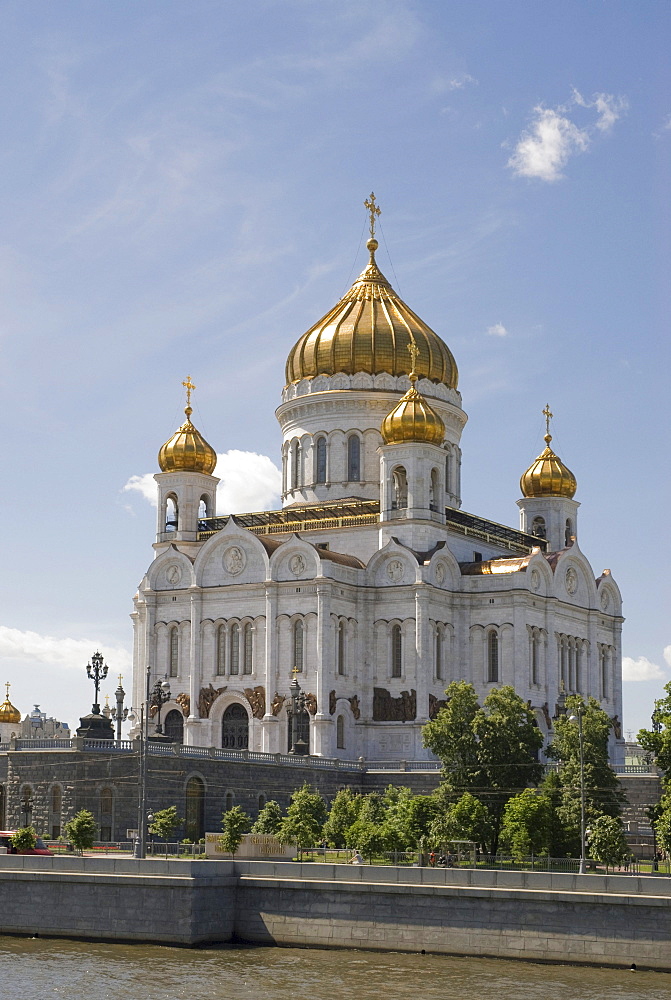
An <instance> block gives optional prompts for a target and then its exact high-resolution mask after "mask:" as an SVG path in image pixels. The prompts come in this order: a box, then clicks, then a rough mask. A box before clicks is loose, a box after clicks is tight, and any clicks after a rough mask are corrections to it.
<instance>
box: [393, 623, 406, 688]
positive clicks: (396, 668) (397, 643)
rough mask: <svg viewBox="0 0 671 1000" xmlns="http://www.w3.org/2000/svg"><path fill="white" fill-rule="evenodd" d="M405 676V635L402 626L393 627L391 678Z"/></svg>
mask: <svg viewBox="0 0 671 1000" xmlns="http://www.w3.org/2000/svg"><path fill="white" fill-rule="evenodd" d="M402 674H403V633H402V632H401V626H400V625H392V627H391V676H392V677H401V676H402Z"/></svg>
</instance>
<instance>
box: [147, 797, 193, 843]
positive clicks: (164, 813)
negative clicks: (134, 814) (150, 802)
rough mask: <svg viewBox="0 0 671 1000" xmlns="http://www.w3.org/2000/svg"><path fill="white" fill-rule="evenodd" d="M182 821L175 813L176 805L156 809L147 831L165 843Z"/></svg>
mask: <svg viewBox="0 0 671 1000" xmlns="http://www.w3.org/2000/svg"><path fill="white" fill-rule="evenodd" d="M183 822H184V820H183V819H181V817H179V816H178V815H177V806H169V807H168V808H167V809H158V810H157V811H156V812H155V813H154V818H153V820H152V821H151V824H150V826H149V832H150V833H153V834H154V836H155V837H160V838H161V840H165V842H166V843H167V842H168V841H169V840H171V839H172V837H173V836H174V833H175V830H176V829H177V827H178V826H181V824H182V823H183Z"/></svg>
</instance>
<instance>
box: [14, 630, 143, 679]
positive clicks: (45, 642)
mask: <svg viewBox="0 0 671 1000" xmlns="http://www.w3.org/2000/svg"><path fill="white" fill-rule="evenodd" d="M95 646H96V643H95V642H94V641H92V640H91V639H72V638H66V639H57V638H56V637H55V636H51V635H40V633H39V632H22V631H21V630H20V629H18V628H8V627H7V626H6V625H0V656H2V657H4V658H5V659H8V660H30V661H32V662H33V663H48V664H51V665H52V666H56V667H74V668H75V669H76V670H82V669H83V668H84V667H85V666H86V664H87V663H88V662H89V661H90V659H91V655H92V653H94V652H95V651H96V650H95V648H94V647H95ZM97 649H98V651H99V652H100V653H102V655H103V656H104V658H105V661H106V662H107V661H109V662H110V663H113V664H114V669H115V670H117V671H118V670H130V667H131V654H130V653H129V652H128V650H127V649H124V648H123V646H107V645H104V644H102V645H99V646H98V647H97Z"/></svg>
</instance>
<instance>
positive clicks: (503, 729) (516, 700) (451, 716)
mask: <svg viewBox="0 0 671 1000" xmlns="http://www.w3.org/2000/svg"><path fill="white" fill-rule="evenodd" d="M445 694H446V696H447V699H448V703H447V705H446V707H445V708H443V709H441V711H440V712H439V713H438V715H437V717H436V718H435V719H434V720H433V721H431V722H429V723H427V724H426V726H425V727H424V745H425V746H427V747H429V749H430V750H432V751H433V752H434V753H435V754H436V755H437V756H438V757H439V758H440V759H441V761H442V764H443V770H442V775H443V780H442V786H443V796H444V800H443V804H444V803H445V800H447V801H450V800H451V801H456V800H458V799H459V798H460V797H461V796H462V795H463V794H464V792H469V793H470V794H471V795H473V796H475V798H477V799H478V800H479V801H480V802H481V804H482V805H483V806H484V807H485V809H486V810H487V814H488V823H487V828H486V832H485V834H484V835H485V837H486V840H485V845H486V848H487V850H488V851H489V852H490V853H491V854H495V853H496V850H497V847H498V841H499V833H500V829H501V823H502V821H503V810H504V809H505V806H506V802H507V801H508V799H509V798H510V797H511V796H513V795H515V794H517V793H518V792H521V791H522V790H523V789H524V788H527V787H528V786H529V785H537V784H538V782H539V781H540V779H541V777H542V773H543V768H542V765H541V764H540V763H539V761H538V751H539V750H540V748H541V747H542V745H543V737H542V735H541V732H540V730H539V729H538V727H537V726H536V720H535V718H534V714H533V712H532V711H531V709H530V708H529V706H528V705H527V703H526V702H525V701H524V700H523V699H522V698H520V696H519V695H518V694H516V693H515V690H514V688H512V687H509V686H505V687H501V688H494V689H493V690H492V691H490V693H489V694H488V695H487V697H486V698H485V700H484V702H483V704H482V707H480V706H479V705H478V701H477V697H476V694H475V690H474V688H473V686H472V685H471V684H467V683H466V681H454V682H453V683H452V684H450V685H449V687H448V688H447V691H446V692H445ZM437 822H438V821H437Z"/></svg>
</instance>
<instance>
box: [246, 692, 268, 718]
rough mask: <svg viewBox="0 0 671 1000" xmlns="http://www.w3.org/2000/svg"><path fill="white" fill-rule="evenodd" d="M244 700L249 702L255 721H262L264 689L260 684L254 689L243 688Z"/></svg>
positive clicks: (264, 698) (264, 703)
mask: <svg viewBox="0 0 671 1000" xmlns="http://www.w3.org/2000/svg"><path fill="white" fill-rule="evenodd" d="M245 698H246V699H247V701H248V702H249V704H250V706H251V709H252V715H253V717H254V718H255V719H262V718H263V716H264V715H265V714H266V689H265V688H264V687H263V685H261V684H257V685H256V687H254V688H245Z"/></svg>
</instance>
